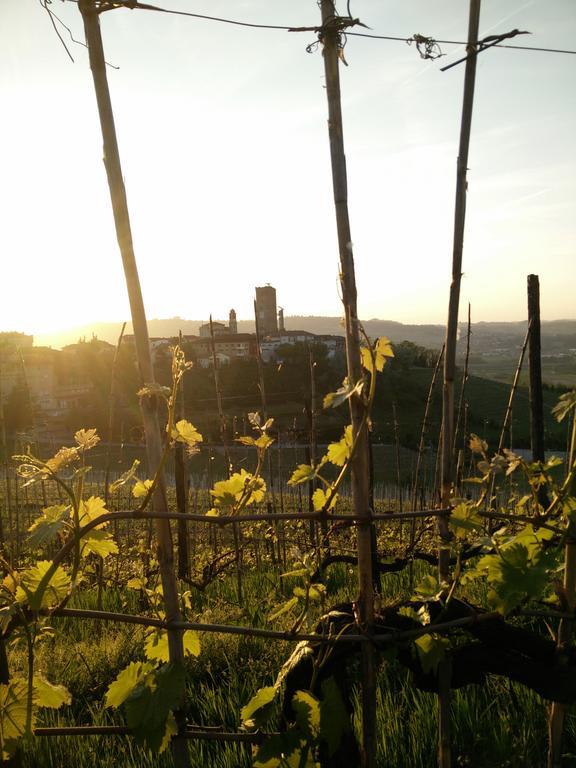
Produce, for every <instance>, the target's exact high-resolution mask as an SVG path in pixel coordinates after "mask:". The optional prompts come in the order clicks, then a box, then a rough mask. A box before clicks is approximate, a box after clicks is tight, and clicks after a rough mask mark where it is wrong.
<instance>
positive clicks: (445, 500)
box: [438, 0, 480, 768]
mask: <svg viewBox="0 0 576 768" xmlns="http://www.w3.org/2000/svg"><path fill="white" fill-rule="evenodd" d="M479 24H480V0H470V16H469V21H468V45H467V46H466V52H467V54H468V58H467V59H466V70H465V73H464V97H463V104H462V120H461V124H460V144H459V150H458V161H457V171H456V203H455V208H454V245H453V250H452V282H451V284H450V300H449V304H448V322H447V325H446V353H445V357H444V385H443V391H442V464H441V475H442V481H441V493H440V504H441V505H444V507H448V506H450V499H451V494H452V484H453V471H452V465H453V461H452V449H453V443H454V376H455V371H456V337H457V332H458V310H459V304H460V281H461V277H462V252H463V249H464V227H465V222H466V190H467V187H468V182H467V171H468V150H469V147H470V131H471V127H472V107H473V104H474V86H475V81H476V60H477V57H476V56H474V55H470V54H474V53H475V51H476V50H477V42H478V27H479ZM438 533H439V536H440V546H439V550H438V577H439V580H440V582H441V583H442V582H447V581H449V579H450V527H449V520H448V517H441V518H438ZM438 677H439V694H438V765H439V766H440V768H450V766H451V764H452V758H451V748H450V666H449V663H448V662H441V663H440V665H439V669H438Z"/></svg>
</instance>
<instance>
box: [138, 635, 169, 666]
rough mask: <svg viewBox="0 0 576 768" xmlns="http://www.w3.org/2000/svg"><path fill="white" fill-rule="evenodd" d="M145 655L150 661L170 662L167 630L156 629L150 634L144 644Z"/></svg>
mask: <svg viewBox="0 0 576 768" xmlns="http://www.w3.org/2000/svg"><path fill="white" fill-rule="evenodd" d="M144 655H145V656H146V658H147V659H149V660H153V659H156V660H157V661H169V660H170V654H169V653H168V632H167V631H166V630H165V629H154V630H152V631H151V632H150V634H149V635H148V637H147V638H146V642H145V643H144Z"/></svg>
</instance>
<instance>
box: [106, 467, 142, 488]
mask: <svg viewBox="0 0 576 768" xmlns="http://www.w3.org/2000/svg"><path fill="white" fill-rule="evenodd" d="M139 466H140V460H139V459H134V461H133V462H132V466H131V467H130V469H128V470H126V472H124V473H123V474H122V475H120V477H119V478H118V479H117V480H114V482H113V483H110V485H109V486H108V490H109V492H110V493H115V492H116V491H117V490H118V489H119V488H122V486H123V485H126V483H128V482H130V480H133V479H134V477H135V476H136V470H137V469H138V467H139Z"/></svg>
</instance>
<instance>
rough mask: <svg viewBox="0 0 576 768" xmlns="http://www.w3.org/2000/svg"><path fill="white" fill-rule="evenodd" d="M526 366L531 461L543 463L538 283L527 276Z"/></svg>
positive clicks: (533, 276)
mask: <svg viewBox="0 0 576 768" xmlns="http://www.w3.org/2000/svg"><path fill="white" fill-rule="evenodd" d="M528 323H529V325H530V337H529V341H528V366H529V370H530V378H529V393H530V446H531V448H532V459H533V460H534V461H544V400H543V395H542V359H541V341H540V281H539V280H538V275H528Z"/></svg>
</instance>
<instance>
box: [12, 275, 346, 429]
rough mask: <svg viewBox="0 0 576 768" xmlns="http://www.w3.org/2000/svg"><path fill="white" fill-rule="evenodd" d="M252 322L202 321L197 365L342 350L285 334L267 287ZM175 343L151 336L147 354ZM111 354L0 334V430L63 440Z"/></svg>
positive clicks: (96, 346) (259, 292)
mask: <svg viewBox="0 0 576 768" xmlns="http://www.w3.org/2000/svg"><path fill="white" fill-rule="evenodd" d="M255 317H256V332H255V333H239V332H238V323H237V320H236V312H235V311H234V310H233V309H231V310H230V313H229V317H228V323H227V324H225V323H220V322H209V323H205V324H204V325H201V326H200V328H199V331H198V335H187V336H185V337H184V341H185V342H186V343H187V347H188V349H189V350H190V349H191V351H192V358H193V359H194V361H195V362H196V364H197V365H199V366H201V367H204V368H209V367H211V366H212V365H213V363H214V359H216V364H217V365H218V366H223V365H228V364H230V363H231V362H232V361H236V360H250V359H254V360H255V359H256V358H257V356H258V350H260V355H261V357H262V360H263V361H264V362H275V361H277V362H280V361H281V360H282V347H283V346H285V345H294V344H297V343H303V344H318V343H320V344H323V345H325V347H326V350H327V354H328V356H329V357H334V356H336V355H338V354H339V353H341V352H343V351H344V338H343V337H342V336H332V335H319V334H314V333H310V332H309V331H303V330H291V329H290V330H287V329H286V328H285V325H284V312H283V310H282V308H279V309H278V308H277V306H276V289H275V288H273V287H272V286H271V285H266V286H263V287H258V288H256V301H255ZM123 339H124V343H125V344H127V345H133V344H134V337H133V336H130V335H125V336H124V337H123ZM173 343H174V338H173V337H170V338H152V339H150V346H151V350H152V354H153V356H154V357H156V356H157V355H158V354H159V353H160V354H162V355H165V354H168V353H169V348H170V347H171V346H172V345H173ZM114 349H115V347H114V346H112V345H111V344H108V343H107V342H106V341H102V340H100V339H97V338H92V339H91V340H88V341H86V340H81V341H79V342H78V343H77V344H69V345H68V346H66V347H64V348H63V349H62V350H56V349H52V348H50V347H35V346H34V345H33V337H32V336H29V335H26V334H23V333H0V406H1V407H0V428H1V429H4V430H7V431H19V430H21V429H22V428H23V427H22V425H20V426H18V421H19V420H20V422H22V423H24V422H30V420H32V422H33V425H34V432H35V435H36V439H50V440H53V439H60V438H63V437H65V435H66V434H67V433H68V431H69V430H68V426H69V421H70V415H71V414H73V413H74V412H76V413H86V412H87V410H88V409H89V408H90V406H91V404H93V403H94V401H95V397H96V392H95V383H94V382H95V373H96V371H95V370H92V369H94V368H98V369H100V371H101V373H102V371H106V370H108V368H109V365H110V360H111V359H112V357H113V354H114ZM105 358H106V360H107V362H105ZM98 360H101V363H100V362H98ZM103 375H106V374H105V373H104V374H103ZM18 414H20V417H19V416H18ZM12 422H13V423H12Z"/></svg>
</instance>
